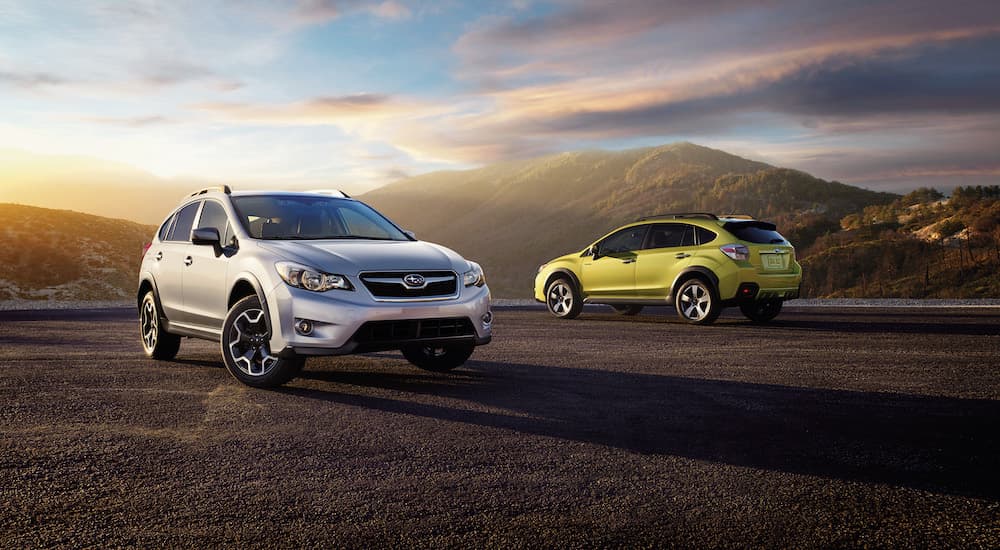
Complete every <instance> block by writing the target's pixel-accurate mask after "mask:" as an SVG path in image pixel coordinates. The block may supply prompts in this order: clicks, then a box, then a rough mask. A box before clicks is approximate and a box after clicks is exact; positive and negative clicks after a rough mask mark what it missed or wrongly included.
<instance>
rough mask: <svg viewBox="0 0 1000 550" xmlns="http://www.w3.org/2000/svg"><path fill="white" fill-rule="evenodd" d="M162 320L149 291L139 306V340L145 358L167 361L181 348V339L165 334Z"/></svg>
mask: <svg viewBox="0 0 1000 550" xmlns="http://www.w3.org/2000/svg"><path fill="white" fill-rule="evenodd" d="M163 320H164V318H163V314H162V313H161V312H160V307H159V305H158V304H157V301H156V295H155V294H153V291H152V290H150V291H149V292H147V293H146V295H145V296H143V297H142V303H140V304H139V339H140V341H141V342H142V349H143V351H145V352H146V357H149V358H150V359H159V360H164V361H169V360H170V359H173V358H174V357H175V356H176V355H177V350H179V349H180V348H181V337H180V336H177V335H176V334H170V333H169V332H167V329H166V328H165V326H164V323H163Z"/></svg>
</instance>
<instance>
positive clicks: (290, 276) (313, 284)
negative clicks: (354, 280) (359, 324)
mask: <svg viewBox="0 0 1000 550" xmlns="http://www.w3.org/2000/svg"><path fill="white" fill-rule="evenodd" d="M274 268H275V269H276V270H278V275H280V276H281V279H282V280H283V281H285V282H286V283H288V284H289V286H294V287H295V288H304V289H306V290H311V291H313V292H326V291H327V290H334V289H339V290H354V287H353V286H351V282H350V281H348V280H347V277H344V276H343V275H334V274H333V273H324V272H322V271H319V270H317V269H312V268H310V267H306V266H304V265H299V264H296V263H292V262H278V263H276V264H274Z"/></svg>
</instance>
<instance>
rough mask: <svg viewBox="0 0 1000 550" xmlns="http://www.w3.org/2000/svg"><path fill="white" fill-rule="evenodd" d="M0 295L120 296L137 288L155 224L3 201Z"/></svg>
mask: <svg viewBox="0 0 1000 550" xmlns="http://www.w3.org/2000/svg"><path fill="white" fill-rule="evenodd" d="M0 219H3V220H4V223H3V224H2V226H0V242H2V243H3V246H0V300H11V299H28V300H56V301H76V300H116V299H128V298H131V297H132V296H133V295H134V293H135V287H136V273H137V270H138V269H139V260H140V255H141V253H142V245H143V243H145V242H148V241H149V240H150V239H151V238H152V236H153V233H154V232H155V231H156V228H155V227H153V226H148V225H141V224H138V223H135V222H130V221H125V220H117V219H110V218H102V217H100V216H92V215H90V214H81V213H79V212H72V211H69V210H51V209H48V208H38V207H34V206H22V205H19V204H0Z"/></svg>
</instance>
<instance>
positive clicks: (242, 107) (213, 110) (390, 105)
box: [193, 93, 432, 126]
mask: <svg viewBox="0 0 1000 550" xmlns="http://www.w3.org/2000/svg"><path fill="white" fill-rule="evenodd" d="M193 108H194V109H196V110H200V111H204V112H207V113H210V114H212V115H214V116H216V117H218V118H220V119H223V120H227V121H231V122H237V123H250V124H274V125H295V126H310V125H334V126H350V125H351V124H352V123H355V122H360V121H373V120H379V119H386V118H390V117H398V116H409V115H413V114H416V113H419V112H430V111H425V110H426V109H431V108H432V106H431V105H429V104H426V103H421V102H419V101H416V100H413V99H408V98H398V97H394V96H390V95H385V94H365V93H362V94H351V95H342V96H323V97H315V98H311V99H308V100H304V101H296V102H291V103H276V104H264V103H218V102H216V103H203V104H198V105H194V106H193Z"/></svg>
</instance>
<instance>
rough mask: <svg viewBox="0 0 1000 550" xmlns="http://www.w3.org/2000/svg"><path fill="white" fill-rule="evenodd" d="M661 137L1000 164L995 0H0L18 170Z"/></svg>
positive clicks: (348, 182)
mask: <svg viewBox="0 0 1000 550" xmlns="http://www.w3.org/2000/svg"><path fill="white" fill-rule="evenodd" d="M675 141H691V142H694V143H698V144H701V145H706V146H709V147H716V148H719V149H723V150H726V151H729V152H732V153H735V154H739V155H741V156H746V157H749V158H753V159H755V160H762V161H765V162H769V163H771V164H775V165H780V166H786V167H791V168H796V169H801V170H805V171H807V172H810V173H812V174H814V175H816V176H819V177H822V178H825V179H833V180H838V181H843V182H845V183H851V184H855V185H861V186H865V187H870V188H874V189H881V190H892V191H905V190H908V189H912V188H915V187H918V186H924V185H930V186H936V187H938V188H941V189H949V188H951V187H953V186H955V185H970V184H971V185H975V184H1000V2H997V1H995V0H982V1H962V0H952V1H948V2H944V1H926V0H908V1H902V0H891V1H883V2H879V1H854V0H842V1H838V2H829V1H825V0H823V1H815V2H811V1H803V0H793V1H782V0H760V1H757V2H750V1H743V0H694V1H692V0H624V1H615V2H609V1H605V0H579V1H568V0H567V1H563V0H555V1H548V2H545V1H533V0H513V1H509V2H501V1H497V2H487V1H483V2H462V1H458V0H441V1H437V2H432V1H426V2H424V1H407V0H373V1H366V0H344V1H336V0H300V1H261V0H172V1H162V2H161V1H153V0H136V1H124V0H123V1H97V0H77V1H72V2H68V1H64V0H51V1H50V0H25V1H16V0H0V152H3V154H0V163H3V162H5V159H6V160H7V161H10V159H19V160H18V162H19V163H20V164H19V166H20V168H19V169H21V170H28V171H30V170H32V169H33V168H32V166H37V165H39V163H41V164H45V163H48V164H55V163H60V162H70V161H66V160H64V159H70V158H71V159H74V160H73V161H72V162H75V163H77V164H72V165H73V166H81V168H80V170H83V169H84V168H82V166H90V165H92V164H93V163H104V165H106V166H127V167H129V168H130V169H132V168H134V169H136V170H139V171H142V172H147V173H149V174H151V175H152V176H154V177H156V178H163V179H167V180H176V179H193V180H199V181H211V182H233V183H237V182H238V183H242V184H252V185H263V184H267V185H269V186H271V187H276V186H285V185H296V186H322V187H340V188H344V189H345V190H348V191H351V192H359V191H363V190H366V189H370V188H373V187H376V186H379V185H383V184H385V183H389V182H392V181H395V180H398V179H400V178H403V177H406V176H409V175H416V174H420V173H425V172H429V171H434V170H441V169H464V168H470V167H475V166H480V165H484V164H488V163H492V162H496V161H502V160H507V159H520V158H530V157H535V156H541V155H546V154H550V153H557V152H562V151H570V150H579V149H595V148H602V149H625V148H632V147H641V146H651V145H659V144H664V143H670V142H675ZM24 159H29V160H30V159H35V161H34V162H35V164H32V162H29V161H25V160H24ZM38 159H42V160H41V161H39V160H38ZM91 161H93V162H91ZM88 162H91V164H87V163H88ZM67 166H69V165H68V164H67ZM0 168H2V166H0ZM39 169H41V168H39Z"/></svg>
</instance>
